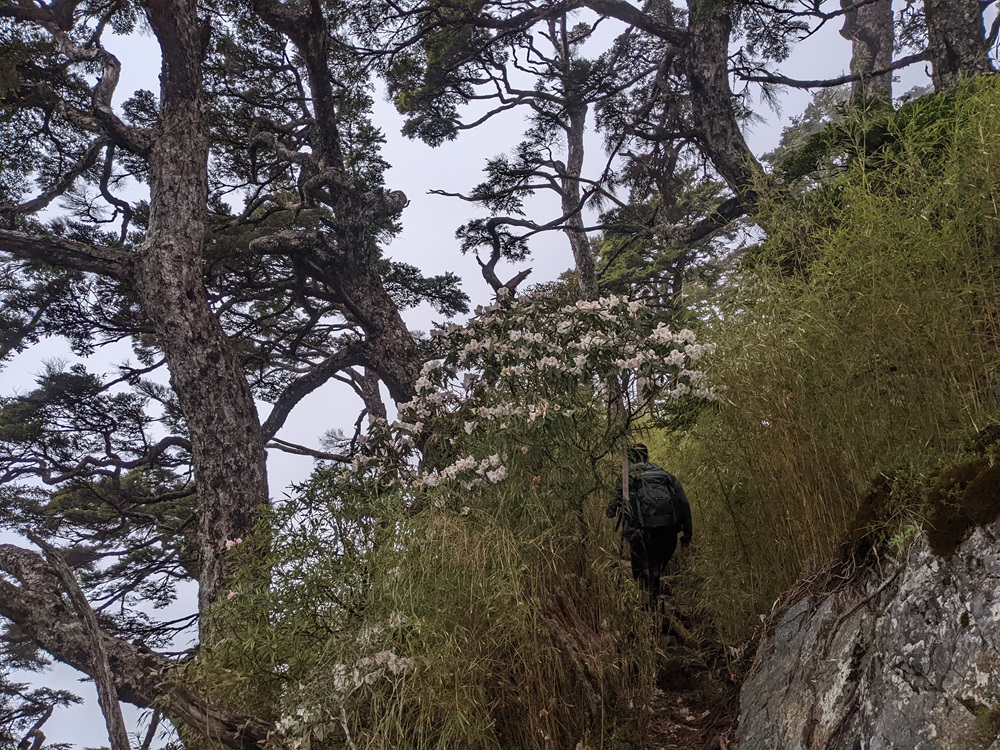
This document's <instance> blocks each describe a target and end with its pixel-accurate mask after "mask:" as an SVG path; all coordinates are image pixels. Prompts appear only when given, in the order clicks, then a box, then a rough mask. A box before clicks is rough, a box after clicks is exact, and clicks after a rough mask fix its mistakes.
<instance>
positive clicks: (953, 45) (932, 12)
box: [924, 0, 993, 91]
mask: <svg viewBox="0 0 1000 750" xmlns="http://www.w3.org/2000/svg"><path fill="white" fill-rule="evenodd" d="M924 16H925V18H926V19H927V46H928V51H929V53H930V60H931V80H932V81H933V83H934V90H935V91H943V90H945V89H947V88H950V87H951V86H954V85H955V84H956V83H958V80H959V79H960V78H962V77H965V76H974V75H978V74H980V73H989V72H990V71H992V70H993V68H992V67H991V66H990V61H989V57H988V56H987V50H986V31H985V27H984V25H983V13H982V5H981V3H980V2H979V0H924Z"/></svg>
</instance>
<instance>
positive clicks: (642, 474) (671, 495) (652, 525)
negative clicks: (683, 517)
mask: <svg viewBox="0 0 1000 750" xmlns="http://www.w3.org/2000/svg"><path fill="white" fill-rule="evenodd" d="M675 487H676V480H675V479H674V478H673V477H672V476H671V475H670V474H668V473H667V472H665V471H664V470H663V469H661V468H660V467H659V466H655V465H653V464H647V466H646V468H644V469H643V470H642V471H638V472H633V473H632V474H631V476H630V477H629V501H630V502H629V505H630V506H631V507H630V509H629V510H630V511H631V514H630V515H631V519H630V521H631V523H630V525H631V526H636V527H641V528H646V529H656V528H662V527H664V526H678V525H680V509H679V508H678V507H677V505H678V500H677V491H676V489H675Z"/></svg>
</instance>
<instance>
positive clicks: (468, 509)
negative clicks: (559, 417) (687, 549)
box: [194, 425, 656, 750]
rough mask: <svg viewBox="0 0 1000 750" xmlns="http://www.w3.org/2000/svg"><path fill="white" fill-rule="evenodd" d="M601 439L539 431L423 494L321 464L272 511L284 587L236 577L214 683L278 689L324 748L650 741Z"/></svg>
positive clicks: (208, 674) (647, 645) (638, 642)
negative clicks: (475, 474) (495, 479)
mask: <svg viewBox="0 0 1000 750" xmlns="http://www.w3.org/2000/svg"><path fill="white" fill-rule="evenodd" d="M592 426H594V425H592ZM599 436H600V430H599V427H598V429H596V430H592V431H587V432H586V434H585V435H581V434H578V433H577V432H576V431H574V430H563V431H561V432H560V433H559V434H552V433H551V432H549V433H546V434H544V435H535V436H531V435H524V436H523V437H524V438H525V439H524V442H523V451H522V450H521V447H522V446H518V447H517V449H515V448H514V446H506V447H505V450H506V452H508V453H509V455H508V458H507V460H506V466H507V468H508V470H509V472H510V475H509V478H508V479H507V480H506V481H505V482H503V483H502V484H499V485H486V486H476V487H472V488H471V489H468V490H462V489H461V487H459V486H456V485H449V486H447V487H446V486H441V487H438V488H436V489H435V490H433V491H425V492H424V494H423V495H422V497H421V499H420V501H419V502H417V501H416V499H415V497H414V496H409V495H406V494H405V493H404V494H400V493H398V492H392V493H386V494H381V495H380V494H379V493H378V491H377V487H373V486H372V485H371V484H365V485H360V484H359V485H349V484H348V485H345V484H344V483H343V482H337V481H333V473H332V472H330V473H325V474H324V473H323V472H320V473H319V474H317V475H316V477H314V479H313V480H312V481H311V482H310V483H309V485H308V486H307V487H305V488H302V490H301V491H300V492H299V493H297V494H296V495H295V496H294V497H292V498H290V499H289V500H288V501H287V503H285V504H284V506H283V507H282V508H281V510H280V511H279V512H278V513H277V514H276V515H275V516H274V517H273V518H271V519H269V521H270V524H271V526H272V528H273V529H274V532H275V533H274V535H273V541H272V548H271V550H270V552H269V554H270V556H271V558H272V564H273V566H272V570H273V583H272V587H271V590H270V591H268V592H254V591H246V592H245V591H243V590H242V589H241V588H240V583H239V580H238V579H237V580H234V582H233V588H234V592H238V593H237V595H236V596H234V597H233V598H232V600H230V601H227V602H226V604H225V606H223V607H221V608H219V609H218V610H217V611H216V612H215V613H214V623H215V626H216V627H218V628H219V629H220V630H221V631H226V630H227V629H228V630H229V631H230V632H232V633H233V634H234V637H233V638H232V639H231V640H225V639H223V642H222V643H221V644H220V645H219V646H218V647H217V649H216V651H217V654H216V655H215V658H214V661H213V659H211V658H206V659H205V661H204V665H205V666H204V669H205V679H206V680H210V681H212V682H213V683H214V684H215V685H217V686H219V685H220V684H221V685H222V686H223V688H224V689H227V690H228V691H229V693H230V694H236V695H237V696H238V695H239V693H240V685H241V684H245V683H246V681H247V680H253V681H254V682H255V683H260V682H261V681H263V682H270V683H271V684H272V689H271V694H272V695H277V696H278V698H277V701H276V703H277V704H278V709H277V712H276V716H275V718H276V719H277V720H278V721H279V722H283V723H282V726H283V730H282V735H281V736H282V738H283V741H286V742H290V743H291V744H292V745H293V746H297V747H300V748H308V749H309V750H321V749H325V748H331V749H333V748H351V749H352V750H355V749H356V750H360V749H361V748H373V749H374V748H392V749H393V750H407V749H408V748H413V749H414V750H416V749H418V748H419V750H431V749H433V748H442V749H443V748H463V749H464V748H469V749H470V750H475V749H479V748H482V749H491V750H492V749H497V750H499V749H501V748H502V749H504V750H507V749H508V748H518V750H522V749H523V750H531V749H532V748H539V749H546V750H547V749H549V748H552V749H553V750H556V749H562V748H566V749H567V750H569V749H571V748H577V747H580V748H591V749H592V750H597V748H606V749H608V750H612V749H613V748H631V747H636V746H638V744H639V743H640V741H641V739H640V738H641V733H642V725H643V722H644V721H645V718H646V712H645V705H646V702H647V700H648V699H649V697H650V695H651V692H652V686H653V679H654V670H655V664H656V655H655V634H654V632H653V623H652V622H651V620H650V618H649V615H648V612H646V611H644V610H643V608H642V603H641V601H640V597H639V592H638V589H637V587H636V586H635V583H634V581H632V579H631V576H630V575H629V573H628V570H627V569H626V568H625V567H624V566H623V563H622V560H621V559H620V552H621V547H620V545H621V540H620V537H619V535H618V534H617V533H616V532H615V530H614V529H613V527H612V524H611V522H610V521H609V520H608V519H607V517H606V516H605V513H604V511H605V506H606V505H607V502H608V499H609V497H610V496H611V495H612V493H613V491H614V490H613V487H614V484H613V483H614V481H615V477H616V472H615V469H614V467H613V466H610V465H606V459H601V458H599V457H595V451H597V453H598V455H599V454H600V453H602V452H604V453H606V452H607V448H606V447H605V448H603V449H602V448H600V447H599V445H598V444H599V443H600V437H599ZM484 439H485V438H484ZM581 443H586V445H583V446H582V445H581ZM352 487H353V489H354V490H356V492H355V493H354V494H352ZM233 553H234V554H243V555H246V556H248V558H249V559H252V558H253V557H254V556H255V554H256V553H255V551H254V550H250V549H243V548H236V549H235V550H233ZM261 612H267V613H269V614H268V616H267V617H266V618H261V617H260V613H261ZM255 620H256V621H257V622H259V623H260V627H259V629H258V630H257V631H256V632H255V633H254V634H252V636H251V637H248V635H247V633H248V627H247V624H246V623H247V622H248V621H250V622H253V621H255ZM223 652H224V653H223ZM213 663H214V664H216V665H217V664H221V663H225V664H226V665H228V667H229V669H230V670H231V671H230V672H229V673H228V674H222V673H220V671H219V670H218V669H217V668H213ZM194 676H195V677H197V674H195V675H194ZM227 680H228V682H227ZM296 743H297V744H296Z"/></svg>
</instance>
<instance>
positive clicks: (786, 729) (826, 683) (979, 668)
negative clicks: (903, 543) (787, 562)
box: [739, 522, 1000, 750]
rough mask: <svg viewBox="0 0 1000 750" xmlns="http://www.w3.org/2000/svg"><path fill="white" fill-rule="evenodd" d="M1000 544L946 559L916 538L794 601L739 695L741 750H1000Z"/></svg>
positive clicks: (968, 545)
mask: <svg viewBox="0 0 1000 750" xmlns="http://www.w3.org/2000/svg"><path fill="white" fill-rule="evenodd" d="M998 533H1000V524H998V523H996V522H995V523H994V524H992V525H991V526H988V527H984V528H979V529H976V531H975V532H974V533H973V534H972V535H971V536H970V538H969V539H967V540H966V541H965V542H964V543H963V544H962V545H961V546H960V547H959V548H958V549H957V550H956V551H955V553H954V555H952V557H951V558H950V559H942V558H940V557H937V556H936V555H935V554H934V552H933V551H932V550H931V549H930V547H929V546H928V544H927V542H926V540H925V539H923V538H921V539H919V540H917V541H915V542H914V543H913V544H912V545H911V546H910V548H909V550H908V552H907V553H906V555H905V557H904V558H903V559H901V560H893V561H888V562H884V563H883V564H882V565H881V570H876V569H874V568H873V569H868V570H865V571H864V572H862V573H860V574H859V575H857V576H855V577H854V578H853V580H851V581H845V582H840V583H839V588H836V590H832V591H831V590H830V589H831V588H833V587H831V586H828V587H826V588H827V592H826V593H824V594H822V595H819V596H806V597H803V598H801V599H799V600H798V601H795V602H794V603H793V604H792V606H791V607H789V608H788V609H787V610H786V611H785V613H784V614H783V615H782V616H781V617H780V620H779V621H778V623H777V625H776V626H775V627H774V628H773V632H772V633H771V634H770V635H767V636H765V638H764V639H763V640H762V642H761V644H760V647H759V649H758V653H757V657H756V660H755V663H754V668H753V669H752V670H751V675H750V677H749V678H748V679H747V680H746V682H745V683H744V684H743V688H742V690H741V692H740V723H739V739H740V747H741V750H771V749H772V748H773V749H774V750H896V749H905V750H911V749H912V750H932V749H933V750H967V749H968V748H987V747H989V748H990V750H1000V737H998V738H996V741H995V742H994V737H992V736H990V734H991V731H990V730H989V729H988V726H989V722H987V721H986V720H985V715H986V714H988V713H990V712H993V716H994V717H996V716H1000V541H998ZM991 742H992V743H993V744H991Z"/></svg>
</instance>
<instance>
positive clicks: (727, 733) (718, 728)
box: [644, 600, 737, 750]
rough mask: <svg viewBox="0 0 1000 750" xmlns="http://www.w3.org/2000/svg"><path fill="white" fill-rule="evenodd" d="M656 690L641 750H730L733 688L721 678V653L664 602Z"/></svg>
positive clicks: (733, 730)
mask: <svg viewBox="0 0 1000 750" xmlns="http://www.w3.org/2000/svg"><path fill="white" fill-rule="evenodd" d="M660 619H661V636H660V648H659V651H660V659H659V662H660V663H659V677H658V680H657V683H658V686H657V688H656V689H655V690H654V692H653V695H652V696H651V698H650V703H649V707H650V718H649V723H648V725H647V731H646V743H645V746H644V750H736V740H735V736H736V712H735V709H736V697H737V687H736V685H735V684H733V683H732V681H730V680H727V679H725V678H724V677H723V675H724V673H726V672H727V670H725V669H724V668H722V667H721V665H720V664H719V656H720V653H721V649H720V647H719V646H718V645H715V644H712V643H710V642H706V640H705V639H704V637H700V636H699V635H698V633H697V631H698V628H697V627H695V625H696V623H693V622H692V621H691V619H689V618H687V617H685V616H684V615H683V613H681V612H680V611H678V610H677V609H676V602H675V601H669V600H668V601H666V602H664V603H663V605H662V609H661V611H660Z"/></svg>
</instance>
